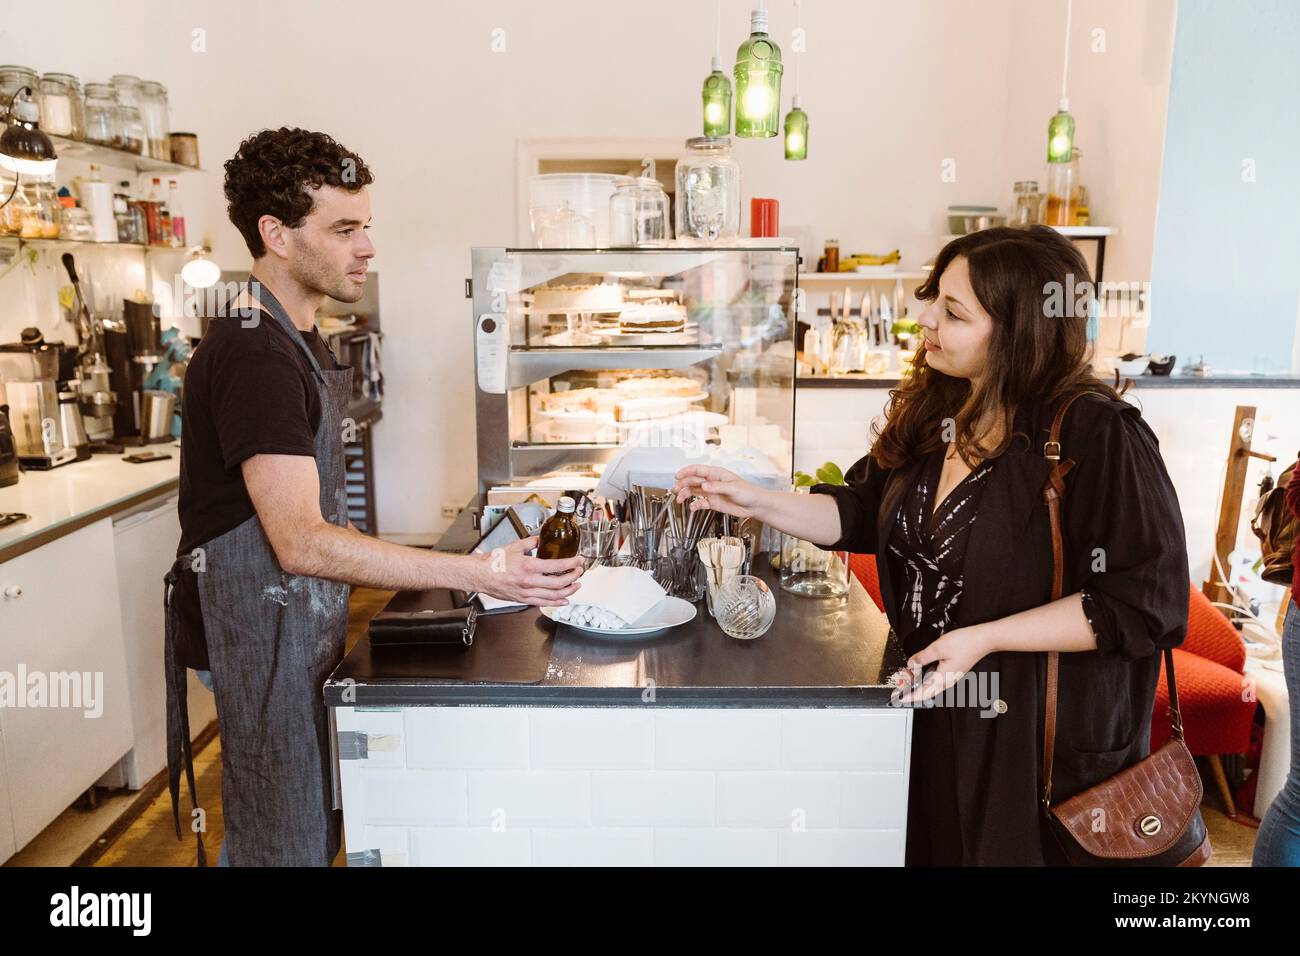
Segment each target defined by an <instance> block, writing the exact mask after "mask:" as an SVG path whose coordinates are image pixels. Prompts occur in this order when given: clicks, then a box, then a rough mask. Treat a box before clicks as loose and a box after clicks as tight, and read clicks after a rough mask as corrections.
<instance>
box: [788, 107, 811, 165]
mask: <svg viewBox="0 0 1300 956" xmlns="http://www.w3.org/2000/svg"><path fill="white" fill-rule="evenodd" d="M785 158H786V159H807V158H808V114H807V113H805V112H804V111H803V110H802V109H801V108H800V106H799V97H798V96H796V97H795V98H794V100H793V101H792V102H791V104H790V112H788V113H786V114H785Z"/></svg>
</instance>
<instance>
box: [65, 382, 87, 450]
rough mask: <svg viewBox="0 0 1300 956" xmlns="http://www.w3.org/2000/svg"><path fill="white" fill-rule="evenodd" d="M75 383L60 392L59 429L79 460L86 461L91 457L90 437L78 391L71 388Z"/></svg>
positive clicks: (70, 383) (69, 384) (66, 443)
mask: <svg viewBox="0 0 1300 956" xmlns="http://www.w3.org/2000/svg"><path fill="white" fill-rule="evenodd" d="M73 384H74V383H72V382H69V383H67V385H68V386H69V387H67V388H64V389H62V390H60V391H59V393H58V394H59V431H60V432H61V434H62V437H63V444H64V445H65V446H66V447H68V448H71V449H73V450H74V451H75V452H76V453H77V460H78V461H85V460H86V459H87V458H89V457H90V438H89V437H88V436H87V435H86V427H85V425H83V424H82V422H81V406H80V403H79V400H78V396H77V393H76V392H74V391H73V390H72V388H71V386H72V385H73Z"/></svg>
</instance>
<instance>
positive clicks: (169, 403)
mask: <svg viewBox="0 0 1300 956" xmlns="http://www.w3.org/2000/svg"><path fill="white" fill-rule="evenodd" d="M175 410H176V396H175V395H173V394H172V393H171V392H161V391H155V390H154V389H145V390H144V391H142V392H141V393H140V441H141V443H142V444H146V445H155V444H158V443H159V442H169V441H171V440H172V413H173V412H174V411H175Z"/></svg>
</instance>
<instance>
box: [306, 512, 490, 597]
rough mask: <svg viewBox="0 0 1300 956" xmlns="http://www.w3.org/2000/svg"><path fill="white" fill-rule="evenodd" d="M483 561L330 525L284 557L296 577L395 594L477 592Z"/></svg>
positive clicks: (325, 524) (316, 529) (317, 527)
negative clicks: (447, 590)
mask: <svg viewBox="0 0 1300 956" xmlns="http://www.w3.org/2000/svg"><path fill="white" fill-rule="evenodd" d="M286 559H287V563H286ZM483 561H484V559H483V558H476V557H469V556H467V555H462V554H447V553H445V552H439V551H426V550H424V549H423V548H409V547H405V546H403V545H400V544H393V543H391V542H389V541H381V540H379V539H378V538H371V537H368V536H366V535H364V534H361V533H360V532H359V531H355V530H350V529H348V528H340V527H338V526H337V525H332V524H330V523H328V522H326V521H322V522H321V523H320V524H318V525H315V526H314V527H313V528H312V529H311V530H310V531H307V532H306V533H304V534H302V535H301V536H300V538H299V540H298V542H297V544H296V545H295V547H294V553H293V554H291V555H285V556H283V557H282V558H281V564H282V565H284V569H285V570H286V571H289V572H290V573H292V574H302V575H307V576H309V577H316V578H328V579H330V580H332V581H344V582H346V583H348V584H355V585H360V586H362V587H372V588H384V589H387V590H396V591H418V590H426V589H428V588H434V587H441V588H456V589H458V590H462V591H474V590H478V589H479V587H480V582H479V580H478V577H479V574H478V572H479V570H480V566H481V564H482V562H483Z"/></svg>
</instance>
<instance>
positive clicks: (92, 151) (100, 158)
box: [50, 136, 206, 175]
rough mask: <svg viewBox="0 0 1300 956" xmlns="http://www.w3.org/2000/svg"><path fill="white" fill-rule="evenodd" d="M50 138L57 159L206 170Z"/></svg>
mask: <svg viewBox="0 0 1300 956" xmlns="http://www.w3.org/2000/svg"><path fill="white" fill-rule="evenodd" d="M50 140H51V141H52V142H53V143H54V149H55V151H56V152H57V153H58V154H59V159H73V160H76V161H77V162H80V163H96V164H97V165H100V166H109V167H111V168H113V169H133V170H135V171H136V172H137V173H168V174H171V175H174V174H177V173H202V172H205V171H206V170H204V169H202V168H200V167H198V166H183V165H182V164H180V163H173V162H169V161H167V160H163V159H154V158H153V157H152V156H141V155H140V154H139V153H129V152H127V151H126V150H124V149H113V148H112V147H111V146H100V145H99V144H98V143H87V142H83V141H82V140H78V139H68V138H67V137H66V136H51V137H50Z"/></svg>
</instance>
